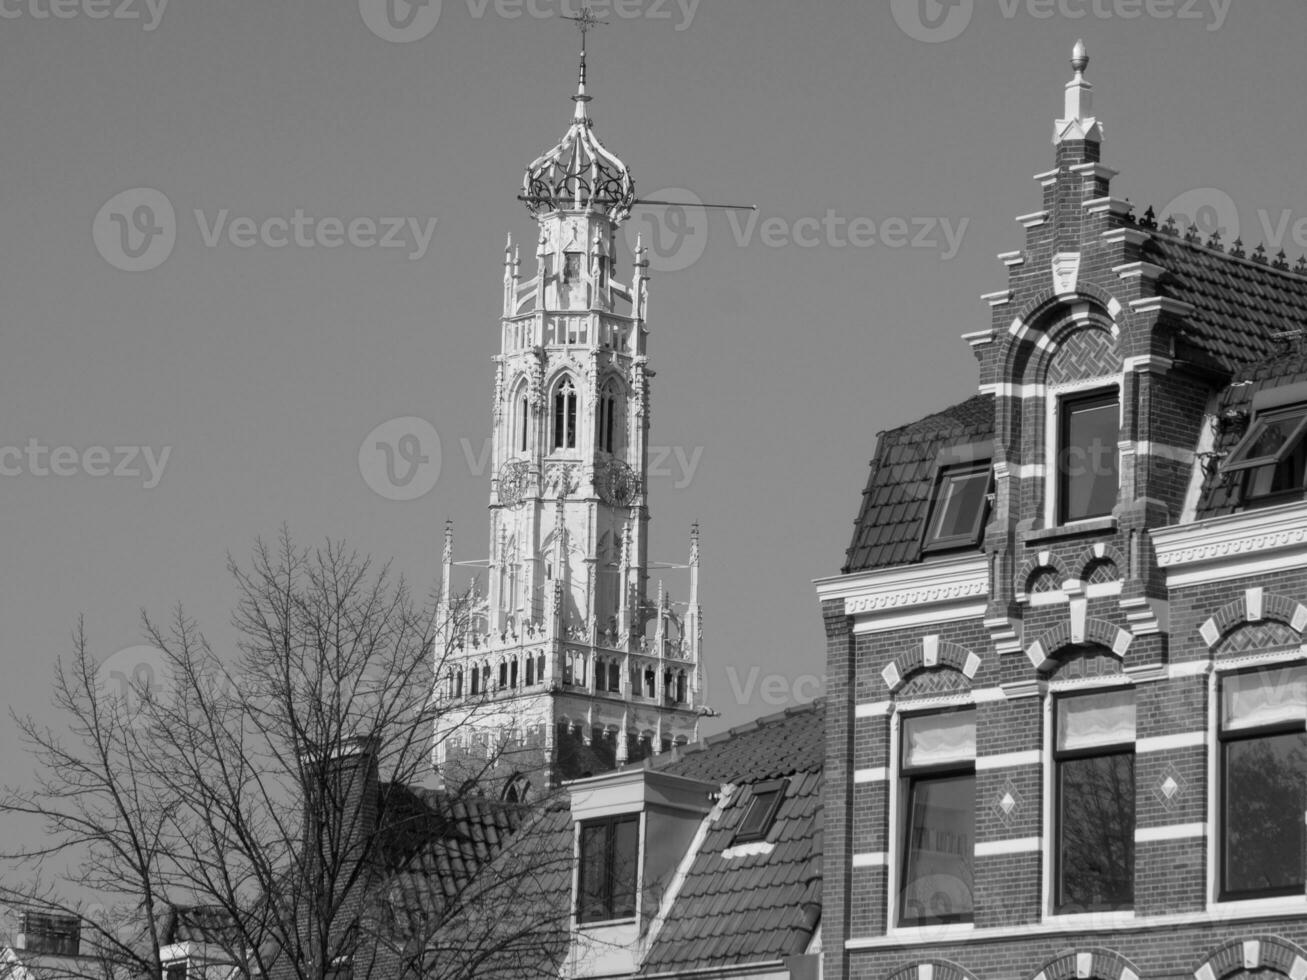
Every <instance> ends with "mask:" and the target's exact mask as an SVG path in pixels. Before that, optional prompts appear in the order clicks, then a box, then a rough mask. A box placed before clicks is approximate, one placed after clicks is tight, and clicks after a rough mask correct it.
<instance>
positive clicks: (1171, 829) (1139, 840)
mask: <svg viewBox="0 0 1307 980" xmlns="http://www.w3.org/2000/svg"><path fill="white" fill-rule="evenodd" d="M1206 836H1207V822H1206V821H1199V822H1197V823H1173V824H1167V825H1166V826H1164V827H1136V828H1135V843H1136V844H1147V843H1149V842H1152V841H1163V840H1184V839H1185V838H1189V837H1206Z"/></svg>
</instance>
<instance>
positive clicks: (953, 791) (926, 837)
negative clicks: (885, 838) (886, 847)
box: [899, 774, 976, 923]
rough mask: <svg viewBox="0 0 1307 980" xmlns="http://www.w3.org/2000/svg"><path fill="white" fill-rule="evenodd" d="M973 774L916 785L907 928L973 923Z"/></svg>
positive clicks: (904, 903)
mask: <svg viewBox="0 0 1307 980" xmlns="http://www.w3.org/2000/svg"><path fill="white" fill-rule="evenodd" d="M975 814H976V778H975V776H974V775H971V774H967V775H964V776H947V777H939V778H934V779H915V780H913V781H912V787H911V792H910V799H909V801H908V822H907V834H908V836H907V842H906V845H907V846H906V859H905V861H904V868H903V888H902V891H901V893H900V902H899V908H900V910H901V912H900V914H901V919H902V921H903V922H905V923H925V922H946V921H958V920H962V919H970V918H971V914H972V897H971V866H972V864H973V858H974V848H973V844H972V842H973V840H974V837H975V819H976V816H975Z"/></svg>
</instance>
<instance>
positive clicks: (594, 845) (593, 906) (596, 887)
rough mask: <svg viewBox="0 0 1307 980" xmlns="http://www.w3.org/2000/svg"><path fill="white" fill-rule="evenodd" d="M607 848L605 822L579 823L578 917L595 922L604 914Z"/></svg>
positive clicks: (606, 826) (603, 917) (602, 917)
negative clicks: (579, 877) (579, 891)
mask: <svg viewBox="0 0 1307 980" xmlns="http://www.w3.org/2000/svg"><path fill="white" fill-rule="evenodd" d="M607 848H608V825H607V824H582V825H581V882H580V888H581V894H580V897H579V899H580V900H579V903H578V904H579V906H580V907H579V909H578V918H579V919H580V920H581V921H582V922H596V921H599V920H602V919H605V918H607V916H606V915H605V914H604V897H605V896H604V891H605V889H604V886H605V883H606V878H607V868H606V866H605V865H606V862H605V860H604V858H605V853H606V851H607Z"/></svg>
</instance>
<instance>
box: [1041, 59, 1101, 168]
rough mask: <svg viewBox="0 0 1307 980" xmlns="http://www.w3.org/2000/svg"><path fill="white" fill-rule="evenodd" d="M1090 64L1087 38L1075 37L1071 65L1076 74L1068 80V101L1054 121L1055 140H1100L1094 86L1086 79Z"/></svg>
mask: <svg viewBox="0 0 1307 980" xmlns="http://www.w3.org/2000/svg"><path fill="white" fill-rule="evenodd" d="M1088 67H1089V52H1088V50H1087V49H1086V48H1085V42H1084V41H1076V44H1075V47H1074V48H1072V49H1071V69H1072V71H1074V72H1075V76H1074V77H1073V78H1072V79H1071V81H1069V82H1067V84H1066V105H1065V110H1064V112H1063V118H1061V119H1058V120H1057V121H1056V122H1054V123H1053V142H1054V143H1064V142H1066V141H1067V140H1092V141H1094V142H1101V141H1102V139H1103V130H1102V128H1101V127H1100V126H1099V125H1098V120H1097V119H1095V118H1094V115H1093V111H1094V86H1092V85H1091V84H1089V82H1087V81H1086V80H1085V69H1087V68H1088Z"/></svg>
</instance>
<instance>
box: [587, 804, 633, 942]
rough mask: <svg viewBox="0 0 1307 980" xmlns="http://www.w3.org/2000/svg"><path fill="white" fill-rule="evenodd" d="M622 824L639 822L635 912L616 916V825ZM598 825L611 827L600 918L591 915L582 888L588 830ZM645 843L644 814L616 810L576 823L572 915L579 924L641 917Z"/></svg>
mask: <svg viewBox="0 0 1307 980" xmlns="http://www.w3.org/2000/svg"><path fill="white" fill-rule="evenodd" d="M622 824H634V825H635V854H634V856H633V863H634V868H635V874H634V876H633V878H632V881H631V900H630V905H631V912H630V914H629V915H616V914H614V912H615V901H614V894H613V883H614V881H613V880H614V878H615V858H616V849H617V833H616V828H617V827H618V826H619V825H622ZM596 827H605V828H607V833H606V835H605V841H604V859H603V860H604V865H605V868H606V873H605V875H604V879H605V886H604V896H603V902H602V904H603V908H602V909H601V910H600V914H599V915H598V916H597V917H593V916H591V915H590V914H588V912H587V909H586V908H585V906H584V904H583V894H582V890H583V889H584V887H585V874H586V866H587V860H586V850H585V831H586V830H587V829H593V828H596ZM643 846H644V816H643V814H642V813H639V812H627V813H614V814H610V815H608V816H603V817H595V818H593V819H589V820H583V821H580V822H578V823H577V825H576V889H575V893H574V896H573V902H572V915H573V916H574V917H575V919H576V924H577V925H578V926H583V927H591V926H597V925H606V924H610V923H615V922H632V921H635V920H637V919H638V918H639V915H640V877H641V875H640V869H641V863H642V854H641V852H642V850H643Z"/></svg>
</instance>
